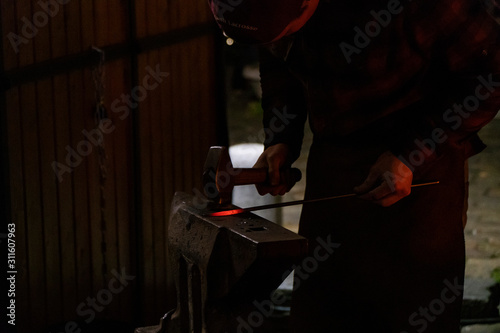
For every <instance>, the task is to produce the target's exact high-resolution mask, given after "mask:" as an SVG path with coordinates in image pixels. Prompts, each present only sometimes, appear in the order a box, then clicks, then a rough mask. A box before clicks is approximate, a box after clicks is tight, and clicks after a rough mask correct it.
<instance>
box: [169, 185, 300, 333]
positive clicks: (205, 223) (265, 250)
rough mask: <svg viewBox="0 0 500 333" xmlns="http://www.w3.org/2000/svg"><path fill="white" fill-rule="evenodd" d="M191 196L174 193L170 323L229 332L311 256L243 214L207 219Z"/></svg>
mask: <svg viewBox="0 0 500 333" xmlns="http://www.w3.org/2000/svg"><path fill="white" fill-rule="evenodd" d="M194 200H196V199H195V198H193V197H192V196H189V195H187V194H184V193H176V195H175V197H174V200H173V203H172V215H171V219H170V224H169V229H168V231H169V239H168V242H169V251H170V258H171V260H172V263H173V265H174V267H175V280H176V286H177V297H178V308H177V310H176V314H175V315H174V316H173V318H172V321H174V320H177V321H178V323H177V324H175V325H174V326H179V327H181V326H182V328H183V329H185V330H181V332H187V331H189V329H191V328H192V327H193V325H195V326H198V325H201V327H204V329H205V330H206V332H207V333H210V332H218V333H219V332H225V331H227V332H231V327H232V325H233V324H232V322H236V321H235V318H236V317H237V316H235V314H237V313H240V314H241V313H244V312H245V311H251V306H252V303H253V302H254V301H256V300H261V299H266V298H269V296H270V294H271V292H272V291H273V290H274V289H276V288H277V287H278V286H279V284H280V283H281V282H282V281H283V280H284V279H285V278H286V275H287V274H286V272H287V271H288V270H289V269H290V267H291V266H292V265H293V264H294V263H297V262H298V261H299V260H300V259H301V258H303V257H304V256H305V255H306V252H307V240H306V239H305V238H303V237H302V236H299V235H297V234H295V233H293V232H291V231H289V230H287V229H285V228H283V227H281V226H279V225H277V224H275V223H272V222H270V221H268V220H265V219H263V218H260V217H258V216H255V215H253V214H242V215H237V216H228V217H210V216H206V210H204V209H203V208H202V207H200V205H199V203H198V202H194Z"/></svg>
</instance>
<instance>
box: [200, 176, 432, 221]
mask: <svg viewBox="0 0 500 333" xmlns="http://www.w3.org/2000/svg"><path fill="white" fill-rule="evenodd" d="M437 184H439V181H434V182H429V183H421V184H414V185H412V186H411V187H412V188H414V187H421V186H429V185H437ZM354 196H357V194H356V193H349V194H342V195H337V196H334V197H327V198H319V199H310V200H297V201H290V202H282V203H276V204H270V205H262V206H255V207H248V208H238V209H230V210H223V211H220V212H214V213H208V214H207V215H208V216H233V215H238V214H241V213H247V212H254V211H257V210H264V209H271V208H281V207H288V206H295V205H303V204H308V203H313V202H320V201H329V200H334V199H341V198H349V197H354Z"/></svg>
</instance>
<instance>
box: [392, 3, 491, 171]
mask: <svg viewBox="0 0 500 333" xmlns="http://www.w3.org/2000/svg"><path fill="white" fill-rule="evenodd" d="M429 3H431V2H429ZM432 6H433V10H432V11H431V12H430V13H429V12H427V13H426V14H425V20H423V21H421V22H418V17H419V15H415V17H416V18H417V22H414V30H413V31H414V33H415V36H416V37H415V38H416V40H417V42H418V43H420V45H423V47H428V48H431V49H432V52H431V53H430V54H431V55H432V61H433V62H434V67H433V68H434V71H436V72H438V75H436V77H437V78H438V79H437V80H438V81H437V82H438V83H437V84H436V85H435V87H434V88H433V91H431V92H430V93H429V95H428V96H429V97H428V98H427V101H426V103H423V105H426V106H427V107H428V108H429V109H430V110H420V112H417V113H415V115H414V117H413V118H412V124H411V126H410V128H408V131H407V132H406V134H405V135H404V138H402V140H399V141H398V142H395V143H394V146H393V147H392V148H393V149H392V151H393V152H394V153H395V154H396V155H397V156H399V157H400V158H401V159H403V160H404V162H405V163H407V164H410V167H411V168H412V169H418V167H420V166H422V165H424V164H428V163H429V162H432V161H434V160H435V159H436V158H438V157H439V156H440V155H441V154H442V153H444V152H446V151H447V150H449V149H465V152H466V154H467V156H471V155H473V154H475V153H478V152H479V151H481V150H482V149H483V148H484V144H483V143H482V142H481V140H480V139H479V138H478V136H477V132H478V131H479V130H480V129H481V128H482V127H483V126H485V125H486V124H487V123H488V122H490V121H491V120H492V119H493V118H494V117H495V115H496V114H497V112H498V110H499V109H500V25H498V23H497V22H496V21H495V20H494V19H493V17H491V16H490V15H489V14H488V12H487V10H486V9H485V8H484V7H483V6H482V5H481V2H480V1H477V0H442V1H436V2H433V5H432ZM422 17H423V15H422ZM430 21H433V22H434V24H432V25H430ZM426 44H427V45H426ZM431 44H432V45H431ZM439 78H441V80H440V79H439ZM419 155H420V156H419ZM422 156H425V160H422V161H421V157H422Z"/></svg>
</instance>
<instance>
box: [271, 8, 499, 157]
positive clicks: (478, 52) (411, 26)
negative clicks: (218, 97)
mask: <svg viewBox="0 0 500 333" xmlns="http://www.w3.org/2000/svg"><path fill="white" fill-rule="evenodd" d="M358 2H361V3H356V2H355V1H347V0H333V1H329V0H323V1H322V2H321V3H320V5H319V7H318V9H317V11H316V13H315V15H314V16H313V17H312V18H311V20H310V21H309V22H308V23H307V24H306V26H305V27H304V28H303V29H302V30H301V31H299V32H298V33H297V34H295V35H294V36H291V37H289V38H286V39H283V40H281V41H279V42H277V43H275V44H273V45H269V46H267V47H264V48H262V49H261V84H262V89H263V108H264V126H265V128H266V133H267V138H266V142H265V144H266V146H270V145H273V144H276V143H287V144H289V145H290V146H291V147H292V151H293V152H294V156H293V157H294V158H296V157H298V154H299V152H300V146H301V142H302V137H303V127H304V122H305V119H306V118H307V114H308V115H309V121H310V124H311V128H312V130H313V132H314V134H315V139H316V140H338V141H344V142H352V141H356V142H362V141H363V140H382V141H383V142H384V143H386V144H387V148H388V149H389V150H391V151H393V152H394V153H395V154H396V156H403V157H405V158H406V157H408V156H409V155H410V154H411V153H412V152H414V151H416V150H422V145H421V144H419V142H420V143H421V142H425V140H428V139H432V140H434V138H435V136H436V135H437V134H439V135H437V136H438V137H439V140H438V141H440V142H438V143H440V144H439V145H437V146H438V148H437V149H436V151H433V152H432V155H431V156H429V158H427V159H426V162H430V161H432V160H433V159H435V158H436V157H437V156H439V155H440V154H442V153H443V152H444V151H446V149H457V148H463V147H464V146H465V149H466V153H467V155H468V156H470V155H472V154H474V153H476V152H478V151H480V150H481V149H482V147H483V146H482V143H481V142H480V140H479V139H478V138H477V135H476V133H477V132H478V130H479V129H480V128H481V127H483V126H484V125H485V124H486V123H488V122H489V121H490V120H491V119H493V118H494V116H495V114H496V112H497V111H498V110H499V109H500V46H499V45H500V43H499V41H500V39H499V35H500V26H499V25H498V23H497V22H496V21H495V20H494V19H493V18H492V17H491V16H490V15H489V14H488V11H487V10H486V9H485V8H484V7H483V6H482V5H481V3H480V2H479V0H433V1H430V0H401V2H400V1H398V0H389V1H386V0H384V1H381V0H376V1H373V0H372V1H363V0H361V1H358ZM436 129H438V130H439V133H438V132H436ZM441 130H442V133H441ZM444 137H445V138H446V140H442V139H443V138H444ZM436 140H437V138H436ZM441 141H444V142H441Z"/></svg>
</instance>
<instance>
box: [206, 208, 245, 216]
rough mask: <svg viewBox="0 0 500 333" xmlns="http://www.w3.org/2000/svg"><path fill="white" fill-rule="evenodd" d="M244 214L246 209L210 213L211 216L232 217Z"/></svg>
mask: <svg viewBox="0 0 500 333" xmlns="http://www.w3.org/2000/svg"><path fill="white" fill-rule="evenodd" d="M243 212H244V209H241V208H240V209H232V210H223V211H221V212H215V213H210V214H209V216H231V215H237V214H241V213H243Z"/></svg>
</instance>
